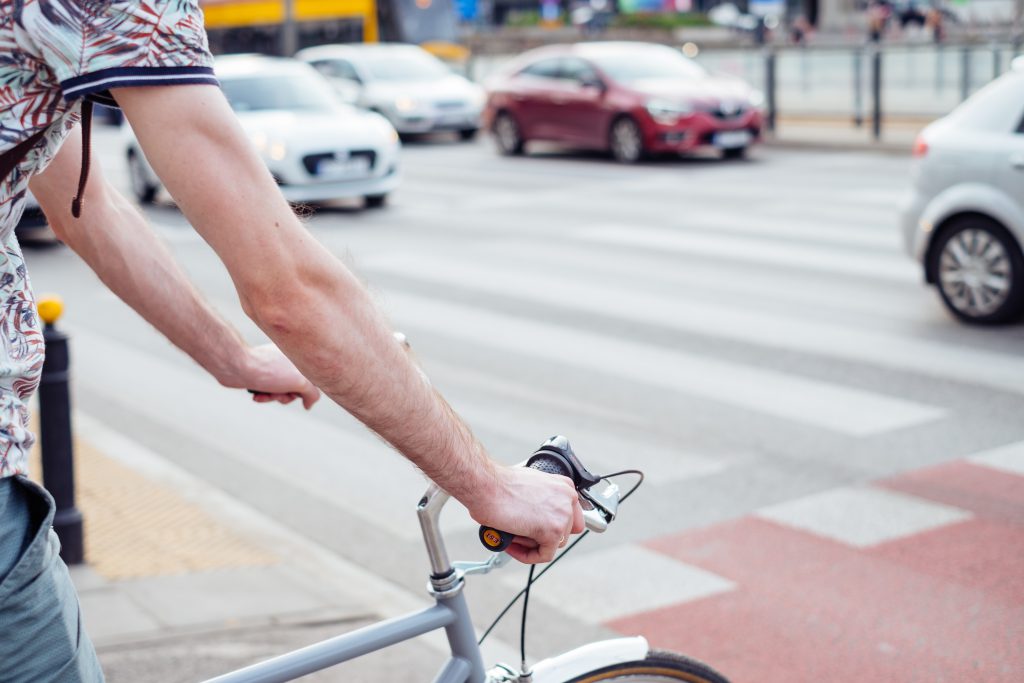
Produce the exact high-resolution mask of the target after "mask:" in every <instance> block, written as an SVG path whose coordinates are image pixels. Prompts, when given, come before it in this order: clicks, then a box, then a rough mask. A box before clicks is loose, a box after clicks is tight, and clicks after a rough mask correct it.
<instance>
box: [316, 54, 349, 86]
mask: <svg viewBox="0 0 1024 683" xmlns="http://www.w3.org/2000/svg"><path fill="white" fill-rule="evenodd" d="M313 67H314V68H315V69H316V70H317V71H319V72H320V73H322V74H323V75H324V76H328V77H330V78H345V79H347V80H350V81H358V80H360V79H359V74H358V73H356V69H355V67H354V66H352V64H351V63H350V62H346V61H345V60H344V59H325V60H322V61H317V62H313Z"/></svg>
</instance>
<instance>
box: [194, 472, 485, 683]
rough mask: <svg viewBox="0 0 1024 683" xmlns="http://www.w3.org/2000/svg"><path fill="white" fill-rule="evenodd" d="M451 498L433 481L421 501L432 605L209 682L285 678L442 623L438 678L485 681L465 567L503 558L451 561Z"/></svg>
mask: <svg viewBox="0 0 1024 683" xmlns="http://www.w3.org/2000/svg"><path fill="white" fill-rule="evenodd" d="M448 498H449V496H448V494H447V493H445V492H444V491H442V490H441V489H440V488H439V487H438V486H437V485H436V484H433V485H431V487H430V488H429V489H428V490H427V492H426V494H424V496H423V498H422V499H421V500H420V502H419V505H418V506H417V507H416V514H417V515H418V517H419V520H420V528H421V529H422V530H423V541H424V543H425V544H426V546H427V556H428V558H429V559H430V570H431V575H430V593H431V595H433V596H434V598H435V600H436V604H435V605H434V606H433V607H428V608H427V609H424V610H421V611H419V612H413V613H411V614H407V615H405V616H402V617H397V618H395V619H389V620H387V621H382V622H380V623H377V624H373V625H371V626H366V627H365V628H361V629H357V630H355V631H352V632H350V633H346V634H345V635H341V636H337V637H335V638H330V639H328V640H324V641H321V642H319V643H316V644H313V645H309V646H308V647H304V648H302V649H300V650H295V651H294V652H289V653H287V654H283V655H280V656H278V657H274V658H273V659H268V660H267V661H265V662H260V663H259V664H253V665H252V666H248V667H246V668H244V669H239V670H237V671H233V672H231V673H227V674H224V675H223V676H218V677H216V678H211V679H209V680H208V681H206V683H283V682H284V681H291V680H294V679H296V678H299V677H301V676H305V675H307V674H311V673H313V672H314V671H320V670H321V669H326V668H328V667H331V666H334V665H335V664H340V663H342V662H346V661H348V660H350V659H355V658H356V657H360V656H362V655H365V654H368V653H370V652H375V651H377V650H382V649H384V648H386V647H389V646H391V645H395V644H396V643H400V642H403V641H406V640H411V639H412V638H415V637H417V636H421V635H423V634H424V633H429V632H430V631H435V630H437V629H440V628H443V629H444V630H445V633H446V634H447V636H448V644H449V646H450V647H451V654H452V656H451V658H450V659H449V660H448V661H447V663H445V665H444V666H443V667H442V668H441V670H440V671H439V672H438V674H437V676H435V678H434V683H483V681H484V680H485V678H486V674H485V672H484V664H483V658H482V657H481V656H480V646H479V645H477V642H476V632H475V631H474V629H473V622H472V620H471V619H470V616H469V609H468V608H467V606H466V598H465V596H464V595H463V594H462V588H463V586H464V585H465V574H466V573H470V572H474V571H478V572H486V571H489V570H490V569H491V568H492V567H495V566H498V565H500V564H502V562H501V560H499V559H498V557H499V556H498V555H495V556H493V557H492V558H491V560H490V561H488V562H484V563H480V564H471V565H463V566H460V567H459V568H458V569H456V568H454V567H452V563H451V562H450V561H449V560H448V551H447V549H446V548H445V545H444V538H442V536H441V531H440V527H439V525H438V522H439V519H440V516H441V508H443V507H444V504H445V503H447V502H448ZM502 557H504V556H502ZM460 565H461V563H460Z"/></svg>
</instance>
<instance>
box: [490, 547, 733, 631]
mask: <svg viewBox="0 0 1024 683" xmlns="http://www.w3.org/2000/svg"><path fill="white" fill-rule="evenodd" d="M559 564H561V565H563V566H561V567H559V570H558V571H553V572H551V575H550V576H545V577H544V582H543V583H539V584H537V587H536V589H535V590H534V591H532V592H531V597H532V598H533V597H535V599H537V600H540V601H542V602H546V603H549V604H550V605H552V606H553V607H556V608H558V609H561V610H563V611H565V612H568V613H569V614H572V615H573V616H575V617H576V618H578V619H580V620H581V621H583V622H584V623H597V622H605V621H611V620H612V619H617V618H619V617H624V616H627V615H629V614H637V613H639V612H645V611H647V610H651V609H657V608H660V607H667V606H669V605H675V604H679V603H683V602H690V601H692V600H699V599H701V598H706V597H708V596H711V595H717V594H719V593H725V592H728V591H731V590H734V589H735V587H736V586H735V584H734V583H733V582H732V581H729V580H728V579H725V578H723V577H721V576H718V575H717V574H712V573H711V572H708V571H705V570H703V569H700V568H698V567H693V566H691V565H688V564H684V563H682V562H679V561H677V560H673V559H671V558H668V557H665V556H664V555H660V554H658V553H655V552H652V551H650V550H647V549H646V548H644V547H642V546H637V545H624V546H618V547H616V548H612V549H610V550H602V551H598V552H593V553H590V554H587V555H574V556H569V557H567V558H566V559H565V560H562V561H560V562H559ZM639 568H642V570H639V571H638V569H639ZM506 582H507V583H508V584H509V585H510V586H516V585H521V584H518V582H516V581H514V580H512V579H511V578H509V579H508V580H507V581H506ZM566 596H572V599H570V600H567V599H566Z"/></svg>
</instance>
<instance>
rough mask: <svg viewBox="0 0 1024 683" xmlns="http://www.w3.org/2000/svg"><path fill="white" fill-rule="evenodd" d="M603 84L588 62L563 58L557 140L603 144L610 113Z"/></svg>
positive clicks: (557, 99) (556, 99) (557, 97)
mask: <svg viewBox="0 0 1024 683" xmlns="http://www.w3.org/2000/svg"><path fill="white" fill-rule="evenodd" d="M605 92H606V87H605V85H604V83H603V81H602V80H601V77H600V76H599V75H598V73H597V71H596V70H595V69H594V67H593V66H591V65H590V63H589V62H587V61H585V60H583V59H580V58H578V57H566V58H565V59H563V60H562V63H561V69H560V71H559V89H558V91H557V92H556V93H554V94H553V96H552V98H553V100H554V105H555V121H556V126H557V129H556V131H555V133H556V135H557V136H558V139H560V140H565V141H566V142H571V143H573V144H578V145H585V146H587V147H604V146H605V145H606V143H607V138H608V127H609V125H610V123H611V114H610V111H609V109H608V106H607V104H606V101H605Z"/></svg>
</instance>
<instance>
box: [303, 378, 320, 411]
mask: <svg viewBox="0 0 1024 683" xmlns="http://www.w3.org/2000/svg"><path fill="white" fill-rule="evenodd" d="M319 400H320V390H319V389H317V388H316V387H315V386H313V384H312V383H309V385H308V386H307V387H306V389H305V390H304V391H303V392H302V407H303V408H305V409H306V410H309V409H310V408H312V407H313V404H314V403H316V402H317V401H319Z"/></svg>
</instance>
